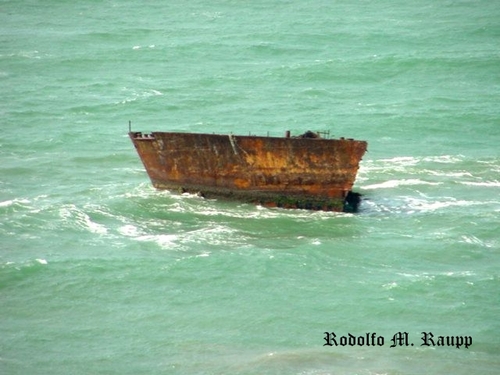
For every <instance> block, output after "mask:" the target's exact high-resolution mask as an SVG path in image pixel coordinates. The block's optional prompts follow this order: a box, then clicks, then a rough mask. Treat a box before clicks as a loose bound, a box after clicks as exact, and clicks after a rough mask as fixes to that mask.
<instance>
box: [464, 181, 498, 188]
mask: <svg viewBox="0 0 500 375" xmlns="http://www.w3.org/2000/svg"><path fill="white" fill-rule="evenodd" d="M460 183H461V184H462V185H469V186H485V187H500V181H484V182H471V181H460Z"/></svg>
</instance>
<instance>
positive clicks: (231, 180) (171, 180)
mask: <svg viewBox="0 0 500 375" xmlns="http://www.w3.org/2000/svg"><path fill="white" fill-rule="evenodd" d="M129 137H130V139H131V140H132V142H133V144H134V146H135V148H136V150H137V153H138V154H139V157H140V159H141V161H142V163H143V164H144V167H145V169H146V172H147V173H148V175H149V178H150V179H151V182H152V184H153V186H154V187H155V188H157V189H167V190H170V191H178V192H181V193H186V192H187V193H193V194H199V195H201V196H203V197H206V198H225V199H232V200H238V201H242V202H251V203H255V204H260V205H263V206H266V207H282V208H298V209H310V210H325V211H345V212H355V211H357V210H358V206H359V204H360V201H361V195H360V194H358V193H354V192H352V191H351V189H352V187H353V184H354V181H355V179H356V174H357V172H358V168H359V163H360V161H361V159H362V157H363V155H364V154H365V152H366V150H367V142H366V141H359V140H354V139H350V138H349V139H346V138H339V139H330V138H326V137H322V136H320V134H319V133H314V132H311V131H308V132H306V133H304V134H302V135H300V136H295V137H292V136H291V135H290V132H289V131H287V132H286V133H285V136H284V137H272V136H254V135H248V136H246V135H245V136H244V135H233V134H202V133H180V132H152V133H149V134H143V133H142V132H132V131H129Z"/></svg>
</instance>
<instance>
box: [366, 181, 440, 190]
mask: <svg viewBox="0 0 500 375" xmlns="http://www.w3.org/2000/svg"><path fill="white" fill-rule="evenodd" d="M441 184H442V183H441V182H429V181H423V180H420V179H402V180H389V181H385V182H382V183H379V184H372V185H367V186H363V189H368V190H372V189H392V188H396V187H399V186H413V185H441Z"/></svg>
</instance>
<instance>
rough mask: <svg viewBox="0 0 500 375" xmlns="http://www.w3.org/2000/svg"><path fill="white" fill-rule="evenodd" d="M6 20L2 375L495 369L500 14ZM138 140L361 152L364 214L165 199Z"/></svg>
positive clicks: (26, 11)
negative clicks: (278, 138)
mask: <svg viewBox="0 0 500 375" xmlns="http://www.w3.org/2000/svg"><path fill="white" fill-rule="evenodd" d="M0 20H1V22H0V92H1V94H2V101H1V102H0V115H1V117H0V129H1V136H0V160H1V165H0V373H2V374H49V373H50V374H69V373H73V374H431V373H432V374H444V373H456V374H470V373H481V374H496V373H497V372H498V368H500V358H499V354H498V353H499V350H500V340H499V338H498V332H500V324H499V320H498V317H499V313H500V294H499V290H500V278H499V275H500V270H499V267H498V265H499V255H500V243H499V233H500V232H499V226H500V225H499V223H500V221H499V215H500V194H499V192H500V152H499V146H498V145H499V143H500V109H499V108H500V107H499V106H498V98H499V94H500V59H499V57H500V53H499V51H500V48H499V47H500V22H499V20H500V6H499V5H498V2H496V1H486V0H484V1H481V0H470V1H466V0H463V1H438V2H436V1H430V0H428V1H426V0H418V1H412V2H400V1H395V0H381V1H368V0H365V1H357V2H352V1H343V0H341V1H326V0H317V1H311V2H299V1H293V0H292V1H252V2H239V1H230V0H227V1H210V2H204V1H194V0H193V1H186V2H181V3H178V2H145V3H144V2H137V1H120V2H117V1H116V2H115V1H80V2H77V3H75V2H70V1H45V2H37V1H27V0H20V1H2V2H1V3H0ZM129 120H131V121H132V127H133V129H134V130H138V131H151V130H164V131H169V130H176V131H200V132H201V131H203V132H217V133H219V132H220V133H229V132H233V133H236V134H247V133H248V132H252V133H253V134H266V133H267V132H270V133H271V134H274V135H281V134H284V132H285V131H286V130H291V131H292V133H296V134H297V133H299V132H303V131H305V130H308V129H311V130H330V131H331V132H332V133H333V134H334V135H336V136H346V137H352V138H357V139H364V140H367V141H368V142H369V152H368V153H367V154H366V156H365V158H364V160H363V162H362V166H361V169H360V172H359V175H358V179H357V182H356V190H357V191H359V192H361V193H363V194H364V195H365V198H366V199H365V201H364V202H363V207H362V210H361V212H360V213H359V214H356V215H351V214H335V213H324V212H308V211H302V210H292V211H287V210H281V209H265V208H261V207H256V206H252V205H246V204H238V203H235V202H223V201H209V200H203V199H201V198H198V197H193V196H179V195H175V194H170V193H169V192H158V191H155V190H154V189H153V188H152V187H151V186H150V183H149V181H148V178H147V175H146V174H145V172H144V170H143V168H142V165H141V163H140V161H139V158H138V157H137V155H136V154H135V150H134V148H133V147H132V145H131V144H130V141H129V139H128V138H127V135H126V133H127V131H128V121H129ZM325 332H335V333H336V334H337V335H338V336H339V337H340V336H342V335H347V334H348V333H351V334H353V335H355V336H360V335H365V334H366V333H376V335H377V336H382V337H384V338H385V344H384V346H382V347H373V346H370V347H368V346H366V345H365V346H353V347H342V346H338V347H335V346H332V347H329V346H324V344H325V343H326V341H325V339H324V337H325ZM397 332H408V334H409V338H410V342H411V343H413V344H414V346H408V347H406V346H405V347H395V348H391V347H390V346H391V344H392V343H391V338H392V337H393V335H394V334H396V333H397ZM421 332H433V333H434V334H435V336H436V337H437V336H438V335H444V336H470V337H471V338H472V345H471V346H470V347H469V348H464V347H461V348H460V349H457V348H456V347H440V346H437V347H434V348H431V347H427V346H421V344H422V340H421V336H422V333H421Z"/></svg>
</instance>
